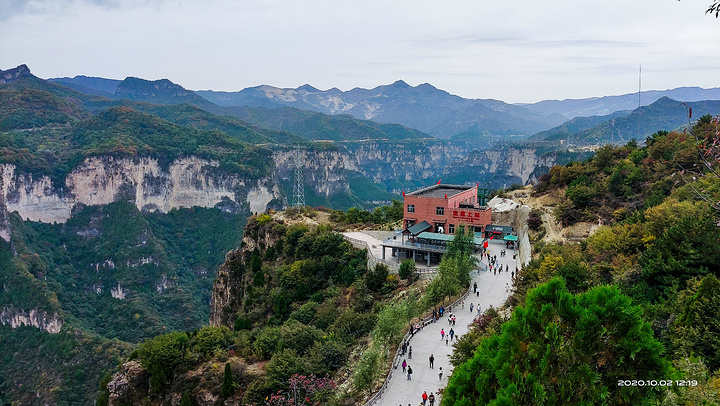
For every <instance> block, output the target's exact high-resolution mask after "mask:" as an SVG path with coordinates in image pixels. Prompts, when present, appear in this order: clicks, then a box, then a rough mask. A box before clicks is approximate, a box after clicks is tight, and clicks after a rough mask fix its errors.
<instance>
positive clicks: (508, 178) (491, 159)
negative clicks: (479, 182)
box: [445, 147, 558, 187]
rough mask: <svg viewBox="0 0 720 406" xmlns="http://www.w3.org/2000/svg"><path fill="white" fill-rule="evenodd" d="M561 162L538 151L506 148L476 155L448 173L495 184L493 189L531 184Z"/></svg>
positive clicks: (468, 156)
mask: <svg viewBox="0 0 720 406" xmlns="http://www.w3.org/2000/svg"><path fill="white" fill-rule="evenodd" d="M557 162H558V156H557V154H556V153H546V154H539V153H538V150H537V149H535V148H514V147H511V148H502V149H487V150H482V151H472V152H471V153H469V154H468V155H467V156H465V157H464V158H462V159H460V160H458V161H456V162H454V163H453V164H452V165H450V166H448V168H447V169H446V171H445V172H446V174H448V175H455V176H458V175H466V176H468V175H470V174H475V176H476V177H477V178H480V179H491V178H492V180H494V181H495V182H494V184H493V186H499V187H502V186H503V184H507V186H509V185H511V184H513V183H516V184H522V185H524V184H527V183H528V182H529V181H530V180H532V179H533V177H534V176H536V175H537V173H538V172H542V173H547V171H548V170H549V169H550V168H551V167H552V166H553V165H555V164H556V163H557Z"/></svg>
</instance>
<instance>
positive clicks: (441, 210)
mask: <svg viewBox="0 0 720 406" xmlns="http://www.w3.org/2000/svg"><path fill="white" fill-rule="evenodd" d="M435 214H437V215H438V216H444V215H445V208H444V207H436V208H435Z"/></svg>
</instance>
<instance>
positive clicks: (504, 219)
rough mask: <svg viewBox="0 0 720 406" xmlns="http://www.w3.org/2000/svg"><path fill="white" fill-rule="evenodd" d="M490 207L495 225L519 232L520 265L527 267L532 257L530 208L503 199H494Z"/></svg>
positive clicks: (490, 202)
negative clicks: (529, 223)
mask: <svg viewBox="0 0 720 406" xmlns="http://www.w3.org/2000/svg"><path fill="white" fill-rule="evenodd" d="M488 206H490V207H492V222H493V224H500V225H507V226H512V227H513V229H514V230H515V231H516V232H517V236H518V242H517V244H518V264H520V265H521V266H526V265H527V264H528V263H530V258H531V257H532V247H531V246H530V236H529V235H528V224H527V219H528V216H530V211H531V209H530V207H528V206H525V205H522V204H520V203H517V202H515V201H513V200H510V199H503V198H501V197H494V198H493V199H492V200H490V201H489V202H488Z"/></svg>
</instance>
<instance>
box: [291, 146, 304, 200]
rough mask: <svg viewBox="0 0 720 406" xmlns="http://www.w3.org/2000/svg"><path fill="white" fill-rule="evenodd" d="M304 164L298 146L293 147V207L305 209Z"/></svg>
mask: <svg viewBox="0 0 720 406" xmlns="http://www.w3.org/2000/svg"><path fill="white" fill-rule="evenodd" d="M304 166H305V165H304V162H303V158H302V149H301V148H300V145H298V146H297V147H295V183H294V185H293V207H297V208H298V209H299V208H301V207H305V182H304V180H303V175H304V173H303V167H304Z"/></svg>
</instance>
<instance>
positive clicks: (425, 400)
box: [422, 391, 428, 405]
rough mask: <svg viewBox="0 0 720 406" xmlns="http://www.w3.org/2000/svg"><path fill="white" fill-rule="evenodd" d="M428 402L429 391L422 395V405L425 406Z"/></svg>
mask: <svg viewBox="0 0 720 406" xmlns="http://www.w3.org/2000/svg"><path fill="white" fill-rule="evenodd" d="M427 400H428V394H427V391H423V394H422V401H423V402H422V404H423V405H424V404H425V402H427Z"/></svg>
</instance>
